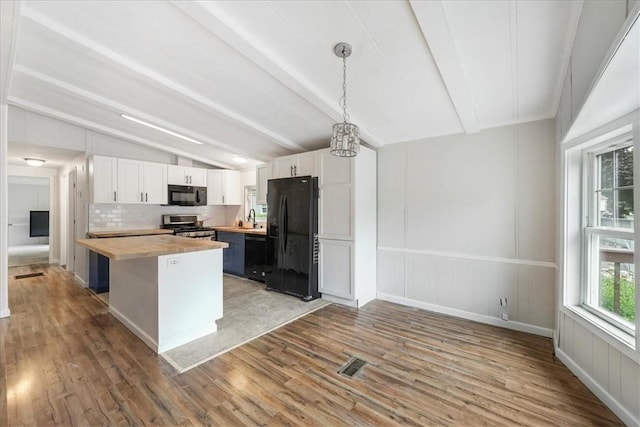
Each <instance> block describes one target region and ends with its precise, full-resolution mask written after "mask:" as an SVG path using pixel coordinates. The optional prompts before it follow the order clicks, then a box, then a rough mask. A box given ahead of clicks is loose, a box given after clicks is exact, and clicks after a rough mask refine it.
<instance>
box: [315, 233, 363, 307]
mask: <svg viewBox="0 0 640 427" xmlns="http://www.w3.org/2000/svg"><path fill="white" fill-rule="evenodd" d="M319 243H320V258H319V262H320V265H319V266H320V268H319V272H318V274H319V277H318V283H319V285H318V290H319V291H320V292H321V293H322V294H329V295H334V296H337V297H340V298H346V299H349V300H352V299H353V298H354V293H353V281H354V280H353V279H354V278H353V268H352V267H353V265H354V257H353V255H354V254H353V242H348V241H344V240H325V239H319Z"/></svg>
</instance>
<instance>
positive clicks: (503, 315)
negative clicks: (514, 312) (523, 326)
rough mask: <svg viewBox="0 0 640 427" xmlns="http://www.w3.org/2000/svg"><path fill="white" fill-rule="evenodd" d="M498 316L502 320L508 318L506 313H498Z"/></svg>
mask: <svg viewBox="0 0 640 427" xmlns="http://www.w3.org/2000/svg"><path fill="white" fill-rule="evenodd" d="M500 318H501V319H502V320H509V315H508V314H507V313H500Z"/></svg>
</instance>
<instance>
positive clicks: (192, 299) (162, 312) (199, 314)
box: [109, 249, 222, 353]
mask: <svg viewBox="0 0 640 427" xmlns="http://www.w3.org/2000/svg"><path fill="white" fill-rule="evenodd" d="M110 276H111V289H110V294H109V305H110V308H109V310H110V312H111V313H112V314H113V315H114V316H115V317H116V318H117V319H118V320H120V321H121V322H122V323H123V324H125V326H127V327H128V328H129V329H130V330H131V331H132V332H133V333H134V334H136V335H137V336H138V337H139V338H140V339H142V340H143V341H144V342H145V343H146V344H147V345H149V346H150V347H151V348H153V349H154V350H155V351H156V352H158V353H162V352H164V351H167V350H170V349H172V348H174V347H177V346H179V345H182V344H186V343H188V342H190V341H193V340H195V339H197V338H200V337H202V336H204V335H207V334H210V333H213V332H215V331H216V330H217V325H216V323H215V321H216V320H217V319H219V318H221V317H222V250H221V249H212V250H207V251H198V252H188V253H182V254H175V255H163V256H158V257H150V258H139V259H132V260H120V261H113V260H112V262H111V269H110Z"/></svg>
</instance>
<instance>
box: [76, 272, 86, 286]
mask: <svg viewBox="0 0 640 427" xmlns="http://www.w3.org/2000/svg"><path fill="white" fill-rule="evenodd" d="M73 277H74V278H75V280H76V282H78V283H80V284H81V285H82V287H83V288H86V287H87V284H86V282H85V281H84V280H82V278H81V277H80V276H78V275H77V274H76V273H73Z"/></svg>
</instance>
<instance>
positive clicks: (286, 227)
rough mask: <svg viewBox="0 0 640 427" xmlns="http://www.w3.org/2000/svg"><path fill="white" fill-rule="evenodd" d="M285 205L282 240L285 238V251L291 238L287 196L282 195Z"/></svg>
mask: <svg viewBox="0 0 640 427" xmlns="http://www.w3.org/2000/svg"><path fill="white" fill-rule="evenodd" d="M282 198H283V207H284V218H283V221H282V225H281V226H282V231H283V233H282V237H283V238H282V240H284V251H286V250H287V240H288V239H289V224H288V223H289V208H288V207H287V196H286V195H285V196H282Z"/></svg>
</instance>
